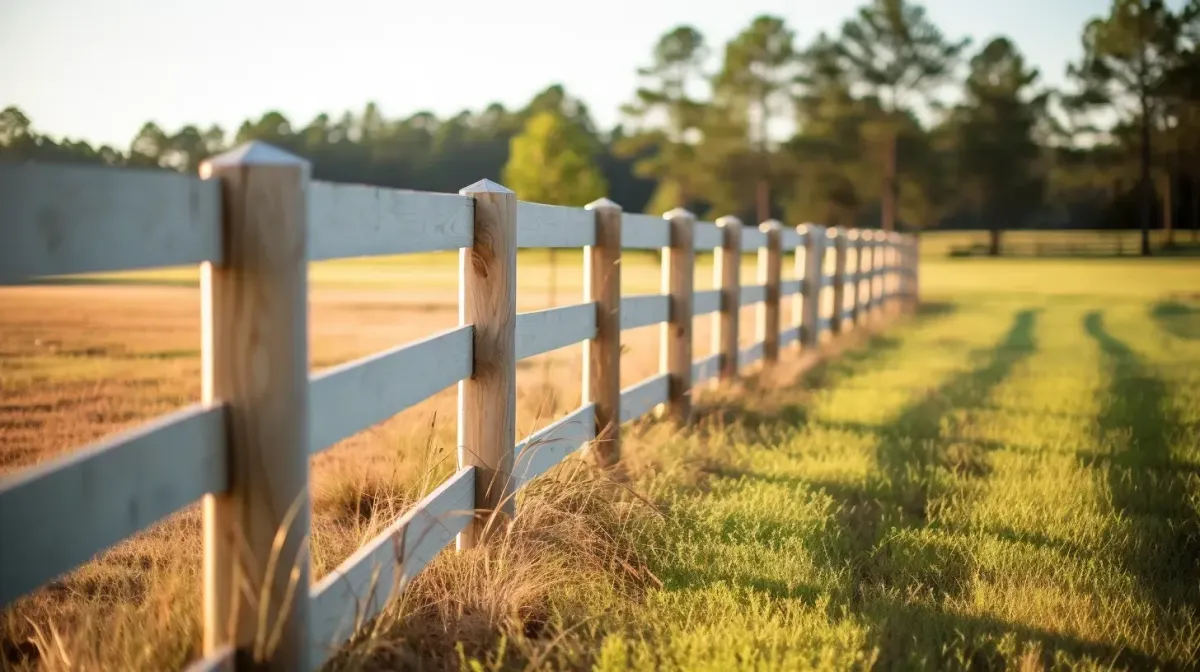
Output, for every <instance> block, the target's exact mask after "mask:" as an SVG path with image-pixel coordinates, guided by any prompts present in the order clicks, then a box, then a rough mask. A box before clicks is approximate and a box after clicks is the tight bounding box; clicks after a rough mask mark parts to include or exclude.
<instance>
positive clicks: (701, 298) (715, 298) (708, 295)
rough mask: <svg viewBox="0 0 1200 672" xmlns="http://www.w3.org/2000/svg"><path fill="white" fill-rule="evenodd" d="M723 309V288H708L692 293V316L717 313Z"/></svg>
mask: <svg viewBox="0 0 1200 672" xmlns="http://www.w3.org/2000/svg"><path fill="white" fill-rule="evenodd" d="M720 309H721V290H719V289H706V290H704V291H702V292H695V293H694V294H692V317H695V316H697V315H707V314H708V313H715V312H717V311H718V310H720Z"/></svg>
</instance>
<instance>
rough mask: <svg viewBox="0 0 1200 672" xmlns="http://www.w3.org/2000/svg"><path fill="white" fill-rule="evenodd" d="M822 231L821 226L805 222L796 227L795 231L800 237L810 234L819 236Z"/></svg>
mask: <svg viewBox="0 0 1200 672" xmlns="http://www.w3.org/2000/svg"><path fill="white" fill-rule="evenodd" d="M824 230H825V227H823V226H821V225H820V224H813V223H812V222H805V223H803V224H801V225H800V226H797V227H796V231H798V232H800V235H802V236H803V235H806V234H808V233H810V232H811V233H817V234H820V233H821V232H823V231H824Z"/></svg>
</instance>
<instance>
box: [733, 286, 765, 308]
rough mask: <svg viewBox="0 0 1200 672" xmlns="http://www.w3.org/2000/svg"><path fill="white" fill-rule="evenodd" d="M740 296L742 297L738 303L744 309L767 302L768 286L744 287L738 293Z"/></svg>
mask: <svg viewBox="0 0 1200 672" xmlns="http://www.w3.org/2000/svg"><path fill="white" fill-rule="evenodd" d="M738 296H739V297H740V298H739V299H738V301H739V302H740V304H741V305H742V306H743V307H744V306H749V305H753V304H755V303H761V302H763V301H766V300H767V286H766V285H742V286H741V289H740V290H739V291H738Z"/></svg>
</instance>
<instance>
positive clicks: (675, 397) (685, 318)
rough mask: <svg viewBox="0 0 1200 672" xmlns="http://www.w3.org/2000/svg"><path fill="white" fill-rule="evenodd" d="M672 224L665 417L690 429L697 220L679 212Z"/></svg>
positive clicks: (667, 259) (665, 274)
mask: <svg viewBox="0 0 1200 672" xmlns="http://www.w3.org/2000/svg"><path fill="white" fill-rule="evenodd" d="M663 219H665V220H667V221H669V222H670V223H671V246H670V247H667V248H663V264H662V292H663V294H667V295H669V296H670V297H671V299H670V301H671V319H670V320H669V321H668V322H664V323H663V324H662V326H661V328H660V331H659V334H660V336H661V343H660V347H659V353H660V357H661V358H662V359H661V360H660V367H659V369H660V371H662V372H663V373H667V374H669V375H670V388H669V391H668V392H667V403H666V404H665V406H664V408H663V409H662V412H663V415H665V416H666V417H669V418H671V419H672V420H674V421H675V422H677V423H679V424H681V425H686V424H688V422H690V420H691V415H692V402H691V388H692V291H693V284H694V283H693V272H694V271H693V269H694V268H695V259H696V251H695V249H694V245H693V236H694V233H695V228H696V216H695V215H693V214H692V213H690V212H688V211H687V210H684V209H683V208H675V209H674V210H671V211H670V212H667V213H666V214H664V215H663Z"/></svg>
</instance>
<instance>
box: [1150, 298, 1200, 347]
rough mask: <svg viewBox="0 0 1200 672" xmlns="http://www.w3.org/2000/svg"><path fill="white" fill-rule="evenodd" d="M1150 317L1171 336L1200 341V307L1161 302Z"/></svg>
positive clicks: (1156, 305) (1151, 310) (1155, 306)
mask: <svg viewBox="0 0 1200 672" xmlns="http://www.w3.org/2000/svg"><path fill="white" fill-rule="evenodd" d="M1150 317H1151V318H1153V319H1154V321H1155V322H1156V323H1158V326H1159V328H1161V329H1162V330H1163V331H1166V332H1167V333H1169V334H1172V335H1174V336H1177V337H1179V338H1186V339H1189V340H1197V339H1200V305H1195V306H1193V305H1188V304H1186V303H1181V302H1179V301H1160V302H1158V303H1156V304H1154V307H1153V308H1151V309H1150Z"/></svg>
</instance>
